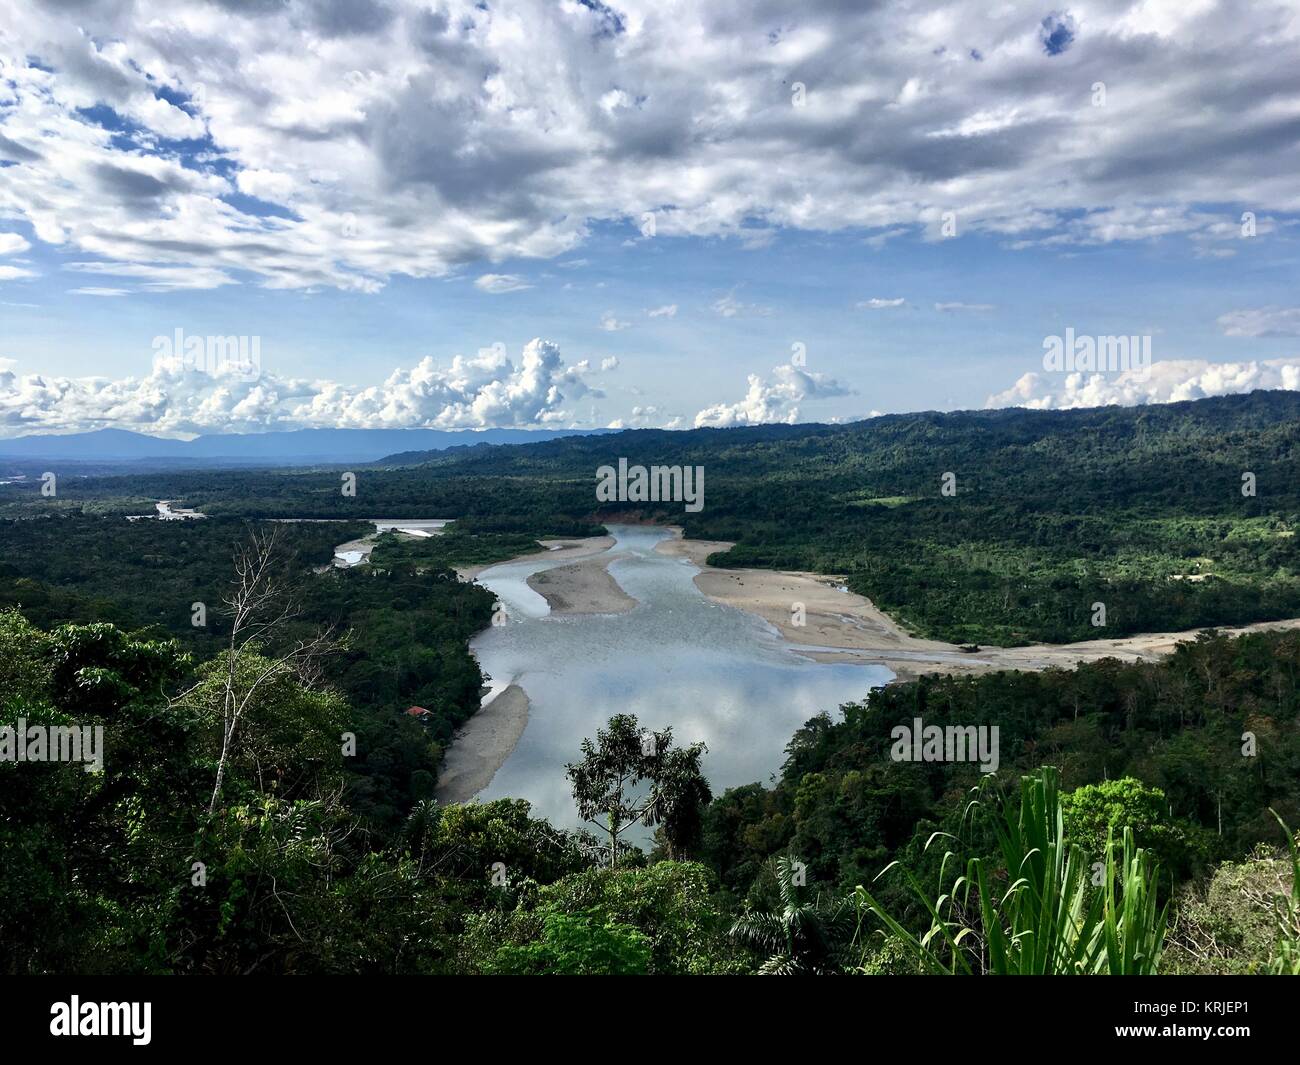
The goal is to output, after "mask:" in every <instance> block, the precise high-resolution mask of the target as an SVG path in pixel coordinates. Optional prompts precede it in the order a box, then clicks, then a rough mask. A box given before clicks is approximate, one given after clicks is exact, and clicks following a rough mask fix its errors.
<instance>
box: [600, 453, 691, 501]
mask: <svg viewBox="0 0 1300 1065" xmlns="http://www.w3.org/2000/svg"><path fill="white" fill-rule="evenodd" d="M596 500H597V502H600V503H685V504H686V510H687V512H688V513H690V514H697V513H699V512H700V511H701V510H703V509H704V467H703V466H651V467H649V468H648V469H647V468H646V467H645V466H629V465H628V464H627V459H624V458H621V459H619V460H618V469H617V470H616V469H615V468H614V467H613V466H601V467H599V468H598V469H597V470H596Z"/></svg>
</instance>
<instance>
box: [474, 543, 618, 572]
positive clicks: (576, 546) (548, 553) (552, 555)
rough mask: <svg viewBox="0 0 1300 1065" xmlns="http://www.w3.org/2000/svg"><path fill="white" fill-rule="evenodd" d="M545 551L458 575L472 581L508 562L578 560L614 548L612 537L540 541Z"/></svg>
mask: <svg viewBox="0 0 1300 1065" xmlns="http://www.w3.org/2000/svg"><path fill="white" fill-rule="evenodd" d="M537 542H538V543H539V544H541V545H542V547H543V548H545V550H543V551H534V552H533V553H532V554H531V555H520V556H519V557H518V558H511V559H506V560H505V561H503V562H485V563H483V564H482V565H480V566H457V567H456V573H457V574H458V575H459V576H460V579H461V580H463V581H472V580H473V579H474V578H475V577H477V576H478V575H479V574H480V573H482V572H483V571H484V570H485V569H490V568H491V567H493V566H503V565H505V563H506V562H510V563H511V564H514V563H516V562H539V561H542V560H550V559H556V558H564V559H578V558H588V557H590V556H591V555H598V554H600V553H601V552H602V551H608V550H609V549H610V548H611V547H613V546H614V538H613V537H612V536H586V537H581V538H579V539H574V540H538V541H537Z"/></svg>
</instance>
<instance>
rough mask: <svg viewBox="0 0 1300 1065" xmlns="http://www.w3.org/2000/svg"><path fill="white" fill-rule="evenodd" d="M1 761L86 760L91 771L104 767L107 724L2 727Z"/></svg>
mask: <svg viewBox="0 0 1300 1065" xmlns="http://www.w3.org/2000/svg"><path fill="white" fill-rule="evenodd" d="M0 762H82V763H84V764H85V767H86V772H87V773H101V772H103V770H104V726H103V725H95V726H94V727H91V726H90V725H28V724H27V719H26V718H25V717H20V718H19V719H18V723H17V725H4V726H3V727H0Z"/></svg>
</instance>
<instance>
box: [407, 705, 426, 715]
mask: <svg viewBox="0 0 1300 1065" xmlns="http://www.w3.org/2000/svg"><path fill="white" fill-rule="evenodd" d="M406 712H407V713H408V714H410V715H411V716H412V717H424V715H425V714H427V713H429V711H428V710H426V709H425V708H424V707H422V706H408V707H407V708H406Z"/></svg>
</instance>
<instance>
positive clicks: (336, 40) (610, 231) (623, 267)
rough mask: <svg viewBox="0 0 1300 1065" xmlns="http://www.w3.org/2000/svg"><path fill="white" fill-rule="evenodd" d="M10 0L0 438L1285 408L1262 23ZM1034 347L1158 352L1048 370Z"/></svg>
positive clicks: (1213, 9) (0, 81) (1272, 134)
mask: <svg viewBox="0 0 1300 1065" xmlns="http://www.w3.org/2000/svg"><path fill="white" fill-rule="evenodd" d="M5 8H9V10H8V11H7V12H6V13H7V14H8V15H9V16H10V17H9V18H7V19H3V20H0V25H2V26H3V27H4V28H3V29H0V62H2V63H3V64H4V65H3V68H0V435H17V434H19V433H23V432H33V431H66V430H73V429H86V428H95V427H99V426H104V425H115V426H120V427H124V428H136V429H141V430H144V431H157V432H163V433H170V434H188V433H193V432H221V431H256V430H259V429H269V428H292V427H296V426H307V425H326V424H332V425H417V424H425V425H436V426H438V427H465V428H470V427H480V426H486V425H497V424H508V425H561V424H563V425H608V424H616V425H669V426H690V425H694V424H717V425H731V424H746V423H752V422H758V421H790V420H802V421H809V420H832V419H836V420H844V419H853V418H859V417H864V416H867V415H869V414H870V413H872V412H886V411H906V410H918V409H932V408H939V409H952V408H959V407H961V408H970V407H982V406H985V405H988V404H995V405H1003V404H1007V403H1013V402H1014V403H1026V404H1029V405H1035V406H1048V407H1050V406H1078V405H1090V404H1094V403H1100V402H1120V403H1131V402H1160V401H1167V400H1170V399H1182V398H1196V397H1197V396H1199V395H1209V394H1215V393H1218V392H1224V391H1243V390H1248V389H1249V388H1253V387H1298V386H1300V351H1297V348H1298V346H1300V345H1298V341H1297V338H1298V337H1300V309H1297V308H1296V306H1295V305H1296V304H1297V303H1298V302H1300V301H1297V299H1296V287H1295V281H1296V278H1297V269H1296V267H1297V256H1298V249H1297V236H1298V235H1300V228H1297V222H1298V221H1300V199H1297V197H1298V196H1300V192H1297V187H1296V183H1295V181H1294V176H1293V175H1294V173H1295V172H1296V171H1295V164H1296V162H1297V140H1298V137H1300V127H1297V125H1296V124H1295V123H1294V122H1292V121H1290V120H1287V119H1286V115H1287V114H1288V113H1295V105H1296V104H1297V103H1300V89H1298V88H1297V86H1296V84H1295V79H1294V78H1293V77H1290V76H1289V75H1287V74H1286V71H1287V70H1288V69H1293V66H1288V64H1289V63H1291V61H1292V60H1293V59H1294V56H1295V54H1296V51H1297V43H1298V41H1300V38H1298V36H1297V23H1296V19H1295V13H1294V12H1292V11H1290V10H1289V9H1288V8H1284V7H1277V8H1269V7H1268V6H1266V5H1265V6H1261V7H1259V8H1257V9H1254V10H1253V13H1252V15H1251V19H1253V20H1254V23H1253V29H1252V25H1251V24H1248V23H1249V22H1250V20H1249V19H1247V20H1244V21H1243V19H1242V18H1241V17H1240V13H1239V12H1238V13H1236V14H1234V13H1233V12H1230V11H1227V10H1226V9H1224V8H1220V7H1219V6H1218V5H1215V4H1213V3H1207V4H1204V5H1200V6H1199V7H1198V8H1197V9H1196V12H1195V14H1188V11H1187V9H1186V8H1185V7H1178V6H1177V5H1174V6H1170V5H1164V4H1157V3H1151V2H1147V3H1141V4H1126V3H1113V4H1102V5H1099V6H1097V7H1094V8H1090V9H1088V10H1087V11H1086V12H1084V13H1071V12H1068V11H1056V12H1053V11H1051V10H1043V9H1042V8H1040V7H1036V6H1035V5H1032V4H1025V5H1010V6H1009V7H1008V8H1007V10H1006V11H1005V12H1003V13H1001V14H1000V15H999V16H997V17H996V18H983V17H982V18H974V17H972V16H971V14H970V13H969V12H967V11H965V10H963V8H962V7H961V5H945V4H931V5H921V7H920V8H918V9H915V10H912V11H911V13H910V14H909V13H907V12H904V11H902V10H901V9H900V10H899V11H898V12H897V13H890V11H889V9H888V8H886V9H885V10H884V11H877V12H861V13H854V12H850V13H847V14H846V13H845V12H843V11H841V10H840V6H839V5H836V4H831V3H827V4H825V5H822V4H819V3H813V4H810V5H808V6H807V7H806V8H805V9H801V10H800V11H799V12H797V13H795V14H793V15H792V14H790V13H789V12H788V11H785V10H783V9H782V8H780V7H778V6H770V5H765V4H758V5H744V4H729V3H717V4H703V5H693V6H692V5H686V6H684V7H680V8H679V7H676V6H675V5H649V4H646V5H641V4H627V5H623V7H622V8H620V9H619V12H618V17H617V18H616V19H615V18H614V17H613V15H612V14H611V12H612V11H613V9H599V10H594V9H593V8H592V7H591V6H589V5H588V6H584V5H579V4H572V3H560V4H558V5H554V4H551V5H547V4H537V5H533V4H531V3H521V4H519V5H512V6H511V7H510V8H508V9H506V8H503V9H502V10H501V11H497V10H495V9H493V8H491V7H490V6H486V5H479V6H472V5H458V4H454V3H453V4H443V5H433V6H430V5H423V4H416V3H413V2H412V3H398V2H393V3H388V4H383V5H376V4H370V3H356V4H351V5H341V6H340V5H330V4H326V5H323V6H319V7H313V8H309V7H307V6H305V5H302V4H299V3H296V2H288V3H282V4H268V5H265V10H264V11H262V12H261V13H260V14H257V13H254V14H248V13H247V12H246V11H245V12H240V13H239V14H233V13H232V12H231V11H229V10H226V9H224V8H223V6H222V5H221V4H218V3H208V2H201V0H195V2H190V3H184V4H179V5H176V4H170V5H152V4H150V3H144V2H142V3H140V4H138V5H134V6H132V7H131V8H130V9H129V10H128V9H126V8H122V7H120V6H119V5H115V4H107V3H106V4H93V3H92V4H87V5H85V6H84V7H83V8H82V9H81V10H79V11H78V12H75V13H73V14H59V13H54V12H52V10H50V9H45V8H43V7H40V6H39V5H37V6H31V5H14V4H10V0H0V10H4V9H5ZM322 12H324V14H322ZM1085 16H1086V17H1085ZM611 19H612V20H613V21H611ZM668 25H672V26H673V28H674V31H675V34H676V36H675V39H674V40H673V41H672V42H668V41H666V40H664V38H663V30H664V29H665V28H666V27H667V26H668ZM865 42H872V43H874V44H875V45H876V46H877V51H876V52H875V53H873V56H874V58H873V63H872V64H870V65H869V69H867V68H865V67H864V65H863V64H862V63H861V62H860V60H859V58H858V56H859V54H860V52H861V47H862V45H863V44H864V43H865ZM1229 54H1230V55H1231V56H1233V57H1234V58H1233V62H1235V63H1236V64H1238V67H1237V69H1236V70H1235V71H1234V70H1230V69H1229V68H1225V67H1224V66H1223V63H1224V62H1225V56H1227V55H1229ZM977 57H978V58H977ZM557 71H566V72H567V73H557ZM268 72H270V73H271V74H273V75H274V76H273V77H272V78H271V79H270V80H267V79H266V75H267V74H268ZM1229 73H1230V74H1232V75H1233V77H1235V78H1236V79H1237V80H1236V81H1233V80H1232V78H1231V77H1228V76H1227V74H1229ZM687 74H689V75H690V77H691V78H692V81H691V83H690V84H684V83H683V81H682V79H683V77H684V76H685V75H687ZM1098 84H1104V85H1105V91H1104V93H1103V96H1104V101H1103V102H1102V103H1101V104H1098V102H1097V92H1096V86H1097V85H1098ZM796 86H803V89H802V90H796ZM800 91H802V92H803V93H805V94H806V99H804V100H803V102H802V103H797V102H796V101H797V100H798V99H800V95H799V93H800ZM949 211H951V212H953V214H952V216H951V217H952V218H953V224H954V225H955V228H956V234H955V235H953V236H947V235H945V230H944V218H945V217H949V216H947V215H946V214H945V212H949ZM1247 211H1249V212H1251V215H1252V216H1253V226H1247V227H1243V222H1242V220H1243V216H1244V215H1245V212H1247ZM647 215H652V216H653V217H654V219H655V223H656V224H655V230H654V233H653V235H644V234H643V232H642V230H643V228H644V227H645V223H644V219H645V218H646V217H647ZM873 301H874V302H873ZM898 301H902V302H901V303H899V302H898ZM651 312H655V313H653V314H652V313H651ZM1067 327H1068V328H1071V329H1073V330H1074V331H1075V332H1076V333H1079V334H1085V333H1086V334H1091V335H1094V336H1104V335H1109V334H1115V335H1125V336H1128V335H1134V336H1136V335H1148V336H1150V337H1151V344H1152V351H1153V356H1154V359H1155V361H1156V364H1157V365H1156V366H1155V367H1153V368H1152V370H1151V372H1148V373H1144V374H1142V375H1137V374H1127V375H1126V374H1124V373H1123V372H1120V373H1112V374H1103V375H1099V376H1096V377H1091V376H1085V377H1082V378H1076V379H1071V378H1067V377H1065V376H1063V375H1058V376H1052V375H1050V374H1047V373H1045V372H1044V367H1043V364H1042V353H1043V342H1044V338H1046V337H1049V336H1052V335H1054V334H1057V335H1059V334H1062V333H1064V331H1065V329H1066V328H1067ZM177 329H181V330H183V331H184V333H185V334H186V335H187V336H198V337H207V336H235V335H238V336H247V337H256V338H258V342H259V345H260V349H259V350H260V365H259V367H258V373H257V374H256V375H250V374H246V373H245V374H239V375H235V376H233V377H231V376H224V375H223V373H222V371H221V370H220V369H219V368H218V369H215V370H214V368H213V367H211V366H204V367H196V366H194V365H192V364H190V363H186V362H185V361H184V360H183V359H180V358H179V356H178V357H176V358H175V359H174V360H173V361H171V362H168V361H167V360H166V359H164V360H163V361H161V362H160V361H159V359H158V357H157V351H156V350H155V347H154V345H153V340H154V338H155V337H157V336H160V335H163V336H171V335H172V334H173V333H174V331H175V330H177ZM536 338H539V339H540V340H541V341H543V343H542V344H533V345H532V346H531V347H530V346H529V345H530V342H533V341H534V340H535V339H536ZM494 345H496V347H494ZM793 345H802V348H801V349H800V350H802V351H803V352H805V353H806V360H804V361H802V362H801V361H800V360H798V359H796V360H794V364H793V365H792V350H793V348H792V346H793Z"/></svg>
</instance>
